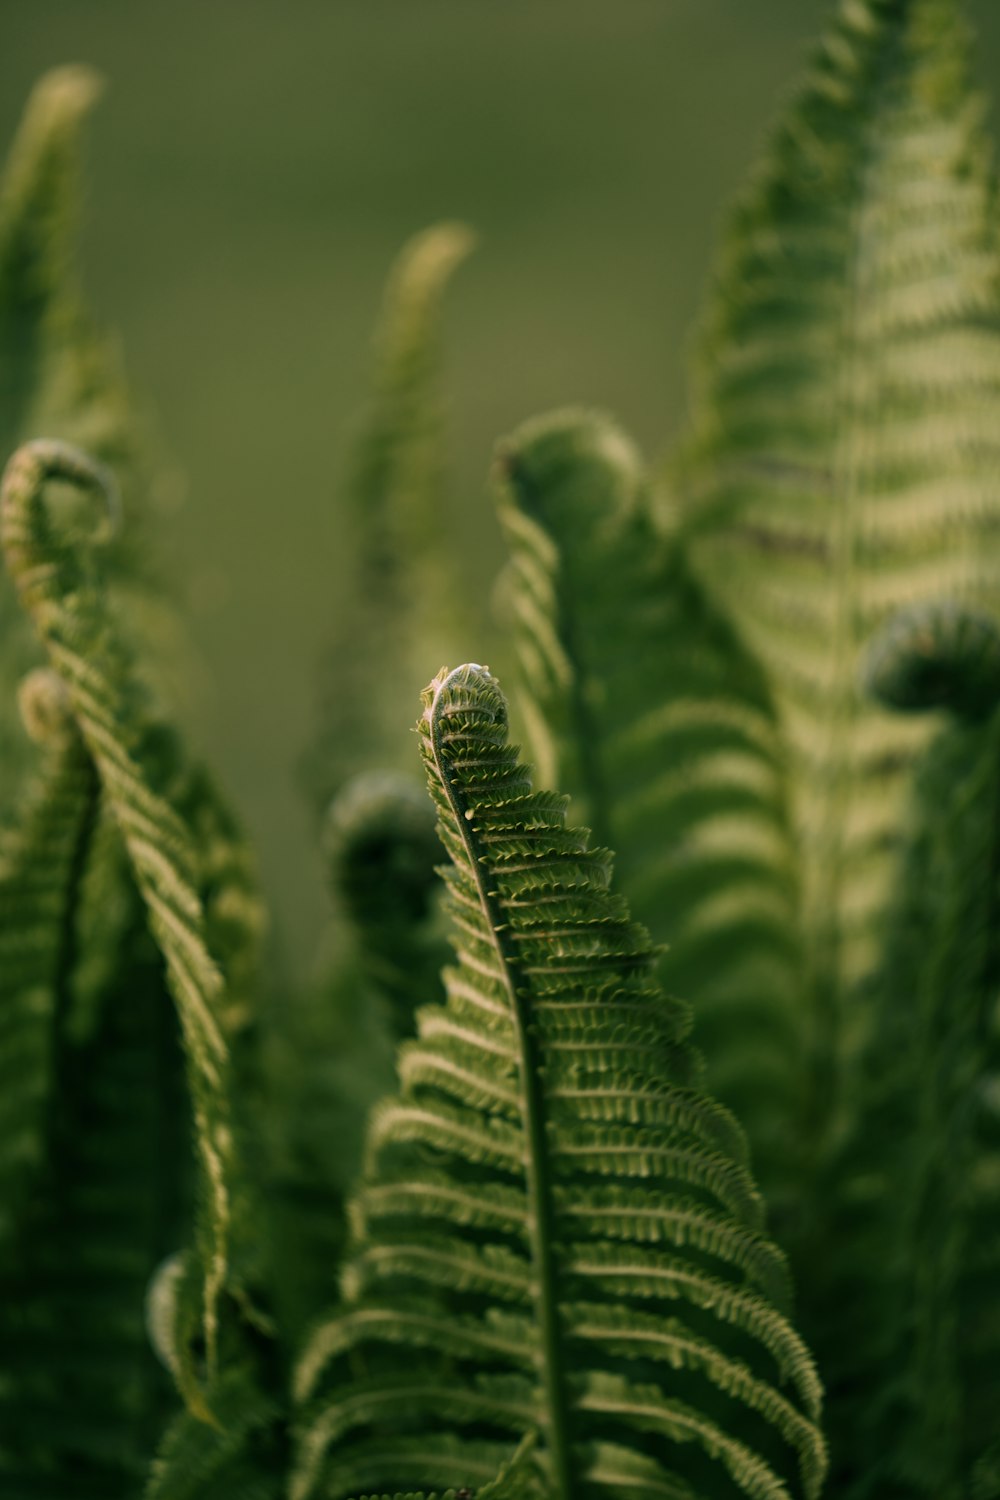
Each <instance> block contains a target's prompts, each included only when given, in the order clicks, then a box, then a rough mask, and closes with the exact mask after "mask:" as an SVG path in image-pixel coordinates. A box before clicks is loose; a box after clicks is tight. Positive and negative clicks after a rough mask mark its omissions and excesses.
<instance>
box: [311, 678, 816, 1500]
mask: <svg viewBox="0 0 1000 1500" xmlns="http://www.w3.org/2000/svg"><path fill="white" fill-rule="evenodd" d="M420 730H421V739H422V748H423V754H424V758H425V762H426V765H427V771H428V778H429V781H430V786H431V791H432V795H433V797H434V801H435V804H436V806H437V809H438V814H439V820H440V821H439V831H440V833H441V836H442V839H443V841H444V843H445V846H446V848H447V850H448V853H449V855H450V856H451V860H452V867H451V868H450V870H449V871H448V876H447V880H448V887H449V907H450V916H451V921H452V927H453V933H454V939H455V945H456V950H457V955H458V961H457V965H456V967H455V969H454V970H452V971H450V972H449V973H448V975H447V976H446V979H447V990H448V1000H447V1005H446V1006H445V1007H444V1008H441V1007H432V1008H431V1009H429V1010H428V1011H426V1012H424V1013H423V1014H422V1015H421V1017H420V1025H419V1032H418V1037H417V1039H416V1040H415V1041H414V1042H412V1043H410V1044H409V1045H408V1046H407V1047H404V1049H403V1050H402V1053H401V1056H400V1076H401V1085H402V1087H401V1093H400V1095H399V1097H398V1098H396V1099H390V1100H387V1101H385V1103H384V1104H383V1105H382V1106H380V1107H379V1108H378V1110H377V1111H376V1113H375V1115H374V1116H373V1120H372V1124H371V1129H370V1134H369V1142H368V1151H369V1162H368V1169H367V1173H366V1179H365V1184H364V1186H363V1187H362V1190H361V1192H360V1193H359V1195H358V1197H357V1199H356V1200H355V1204H354V1209H353V1215H354V1242H353V1249H352V1252H351V1255H350V1258H349V1260H348V1262H347V1266H346V1270H345V1276H344V1292H345V1304H344V1307H343V1310H342V1312H341V1313H340V1314H339V1315H338V1316H336V1317H335V1318H333V1319H332V1320H330V1321H329V1322H327V1323H326V1324H324V1325H322V1326H321V1327H320V1328H319V1329H318V1330H317V1332H316V1333H315V1335H314V1337H313V1339H312V1340H311V1342H310V1344H309V1346H308V1348H307V1350H306V1352H305V1354H304V1356H303V1359H302V1361H301V1363H300V1366H299V1370H298V1375H297V1394H298V1398H299V1400H300V1401H301V1402H303V1403H305V1404H306V1413H305V1414H304V1416H303V1436H302V1441H301V1449H300V1454H299V1459H298V1464H297V1469H296V1473H295V1478H294V1481H293V1494H294V1495H295V1496H297V1497H302V1496H305V1495H306V1494H312V1493H322V1494H323V1495H325V1496H328V1497H330V1500H333V1497H335V1496H347V1495H350V1494H353V1493H357V1492H358V1491H363V1490H365V1489H371V1488H375V1489H379V1488H385V1489H392V1488H394V1487H397V1486H401V1485H402V1486H405V1485H415V1486H421V1487H423V1488H427V1489H429V1488H433V1487H434V1486H435V1485H436V1486H439V1487H440V1486H442V1485H454V1486H456V1487H461V1486H467V1487H472V1488H475V1487H478V1486H479V1485H481V1484H483V1483H485V1482H486V1481H488V1480H489V1479H490V1478H491V1477H492V1476H493V1474H495V1472H496V1470H497V1467H498V1464H499V1463H500V1462H502V1461H503V1460H504V1458H505V1457H506V1456H508V1455H509V1453H510V1450H511V1448H512V1446H513V1445H514V1444H515V1443H516V1441H517V1440H518V1438H520V1437H523V1436H524V1435H525V1434H526V1433H529V1432H533V1431H537V1432H538V1433H539V1434H540V1439H541V1445H542V1446H541V1451H542V1453H543V1456H544V1460H545V1464H546V1469H547V1491H548V1493H549V1494H551V1495H553V1496H556V1497H560V1500H568V1497H569V1496H570V1495H573V1496H574V1497H583V1496H587V1495H600V1494H608V1493H615V1492H620V1491H621V1489H622V1487H623V1486H627V1485H628V1484H629V1483H631V1484H632V1485H634V1486H638V1487H639V1488H640V1490H641V1489H643V1488H645V1489H646V1490H647V1492H649V1493H657V1492H659V1493H664V1494H666V1493H670V1488H671V1486H673V1488H674V1492H675V1493H679V1494H683V1493H684V1488H685V1484H688V1485H689V1486H690V1488H691V1489H692V1490H693V1491H697V1492H700V1493H720V1494H721V1493H725V1494H730V1493H732V1494H742V1495H749V1496H754V1497H760V1500H764V1497H773V1500H778V1497H786V1496H788V1495H790V1494H793V1493H794V1494H804V1495H815V1494H817V1493H818V1490H819V1485H820V1483H821V1480H822V1475H823V1471H824V1467H825V1458H824V1451H823V1442H822V1438H821V1437H820V1435H819V1432H818V1430H817V1428H816V1426H815V1418H816V1414H817V1408H818V1402H819V1389H818V1384H817V1380H816V1376H815V1372H814V1369H813V1366H812V1362H811V1360H810V1358H809V1356H808V1354H807V1353H806V1351H805V1349H804V1347H803V1345H802V1344H801V1342H800V1340H799V1339H798V1337H797V1335H796V1334H795V1333H794V1331H793V1329H792V1327H791V1325H790V1323H789V1322H788V1321H787V1319H786V1318H785V1317H784V1316H783V1315H782V1313H781V1312H780V1311H779V1307H780V1306H781V1305H782V1304H783V1303H784V1302H785V1301H786V1300H787V1297H788V1287H787V1278H786V1272H785V1267H784V1263H783V1260H782V1257H781V1255H780V1253H779V1252H778V1251H777V1250H776V1249H775V1247H774V1245H773V1244H772V1243H771V1241H770V1240H768V1239H767V1238H766V1236H765V1235H764V1234H763V1233H762V1231H761V1228H760V1224H761V1216H762V1208H761V1204H760V1200H759V1197H758V1195H757V1193H756V1190H755V1188H754V1185H753V1182H752V1180H751V1178H750V1176H749V1173H748V1172H747V1169H746V1167H745V1165H744V1164H743V1160H742V1157H743V1152H744V1145H743V1141H742V1137H741V1132H740V1130H739V1127H738V1126H737V1125H736V1124H735V1122H734V1120H733V1119H732V1117H731V1116H730V1115H729V1114H728V1113H727V1112H726V1111H725V1110H724V1109H723V1108H722V1107H720V1106H719V1105H716V1104H715V1103H714V1102H712V1101H711V1100H710V1099H709V1098H707V1097H706V1096H705V1095H704V1094H703V1093H702V1092H701V1090H700V1088H699V1086H698V1062H697V1057H696V1054H695V1053H694V1052H693V1050H692V1048H691V1046H690V1044H689V1041H688V1036H687V1034H688V1030H689V1025H690V1018H689V1015H688V1011H687V1008H686V1006H684V1005H683V1004H681V1003H680V1002H673V1001H668V1000H667V999H666V998H665V997H664V996H663V995H662V994H661V992H660V991H659V990H658V989H657V988H656V987H655V985H654V984H653V982H652V979H651V970H652V966H653V963H654V954H653V952H652V950H651V949H650V947H649V945H648V941H647V939H646V935H645V934H644V933H643V931H642V929H640V928H637V927H635V926H633V924H632V923H631V921H630V919H629V916H628V911H627V908H626V906H625V903H624V902H623V901H622V900H621V898H619V897H617V896H614V895H613V894H612V893H611V892H610V891H609V889H608V882H609V875H610V856H609V855H608V854H607V853H606V852H603V851H601V850H593V849H591V848H589V846H588V843H587V839H586V836H585V835H583V834H581V833H579V832H576V831H572V830H569V829H567V828H566V827H565V826H564V813H563V808H562V805H561V804H560V802H559V800H558V799H555V798H553V796H552V795H551V794H547V793H541V794H535V793H533V792H532V790H531V786H530V782H529V779H528V775H527V773H526V771H525V769H524V768H523V767H522V766H520V765H519V764H518V761H517V753H516V751H515V750H514V749H512V748H510V747H509V746H508V745H507V741H506V706H505V704H504V700H503V698H502V696H501V694H500V692H499V690H498V688H497V686H496V683H495V682H494V681H493V679H492V678H491V677H490V676H489V674H488V673H487V672H486V671H485V670H484V669H483V668H479V667H462V668H459V669H458V670H457V671H455V672H452V673H449V674H442V676H441V677H439V678H438V679H436V681H435V682H434V683H433V684H432V686H431V688H430V689H429V691H428V694H427V697H426V712H425V715H424V718H423V720H422V722H421V725H420ZM765 1326H766V1327H769V1328H770V1330H771V1332H770V1335H769V1336H768V1337H767V1338H765V1337H763V1336H762V1334H761V1332H759V1331H758V1330H762V1329H763V1328H764V1327H765Z"/></svg>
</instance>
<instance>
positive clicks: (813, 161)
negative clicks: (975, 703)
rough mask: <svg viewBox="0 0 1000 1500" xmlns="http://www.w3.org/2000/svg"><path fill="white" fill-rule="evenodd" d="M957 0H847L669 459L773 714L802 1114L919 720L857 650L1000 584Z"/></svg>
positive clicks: (987, 288)
mask: <svg viewBox="0 0 1000 1500" xmlns="http://www.w3.org/2000/svg"><path fill="white" fill-rule="evenodd" d="M960 9H961V7H960V6H959V4H957V3H956V0H842V3H841V4H840V6H839V8H838V11H837V15H836V19H835V20H834V22H833V24H832V26H831V28H830V30H829V32H828V34H827V36H826V37H825V38H824V40H823V42H822V44H821V45H820V47H819V49H818V51H817V53H816V55H815V57H814V58H813V60H812V63H811V66H810V68H809V71H808V74H807V77H806V80H805V83H804V86H803V87H802V89H801V90H800V92H799V94H798V96H797V98H796V99H795V100H794V102H793V103H792V105H791V106H790V107H789V108H788V110H787V111H786V112H785V114H784V116H783V118H782V119H781V121H780V123H779V125H778V127H777V129H776V130H775V131H774V133H773V136H772V139H771V141H770V144H769V147H768V149H767V152H766V154H765V157H764V160H763V162H762V164H761V166H760V168H759V170H758V171H757V172H756V174H755V176H754V179H753V181H752V184H751V186H750V188H749V190H748V192H747V193H746V194H745V196H744V199H743V201H742V203H741V204H740V206H739V208H738V209H737V212H736V214H735V216H734V219H733V222H732V225H731V229H730V233H729V237H728V240H727V242H726V246H725V250H724V253H723V257H722V262H721V266H720V270H719V273H718V276H717V280H716V286H715V290H714V294H713V303H712V311H711V313H710V316H709V321H708V326H707V329H706V332H705V336H704V339H703V343H702V348H701V356H700V362H699V366H698V382H697V390H696V395H695V401H694V407H695V417H694V427H693V432H692V436H691V440H690V443H689V445H688V447H687V450H686V453H685V456H684V462H683V464H682V466H681V470H680V475H679V490H680V493H681V496H682V498H683V500H684V502H685V505H686V521H687V526H688V529H689V531H690V534H691V540H692V545H693V549H694V558H695V561H696V563H697V566H698V568H699V570H700V571H702V573H703V574H704V576H705V577H706V578H708V579H709V580H710V581H711V582H717V583H719V584H720V585H721V586H722V587H723V588H724V590H725V597H726V599H727V601H729V602H730V604H731V605H732V607H733V609H734V612H735V615H736V619H737V623H738V624H739V625H740V626H741V627H743V628H745V632H746V636H747V639H748V641H749V643H750V644H751V646H752V647H754V648H755V649H757V650H759V652H760V654H761V656H762V658H763V660H764V661H765V662H766V664H767V666H768V667H769V669H770V670H771V671H772V673H773V678H774V682H775V686H776V688H777V691H778V696H779V700H780V705H781V708H782V710H783V713H784V716H785V718H786V720H787V725H788V729H789V732H790V739H791V744H792V748H793V752H794V793H795V795H794V810H795V817H796V822H797V826H798V828H799V831H800V833H801V839H802V848H803V861H804V882H805V890H804V894H805V924H806V935H807V949H808V951H809V953H810V955H811V957H812V962H813V966H814V993H815V997H816V1036H815V1055H816V1059H817V1065H816V1070H815V1072H816V1076H815V1079H814V1091H815V1093H816V1096H817V1099H818V1100H819V1103H820V1108H821V1112H822V1113H827V1112H828V1111H829V1109H830V1108H831V1107H832V1108H833V1109H834V1111H835V1112H836V1110H837V1107H838V1104H839V1105H841V1106H843V1105H844V1104H845V1094H846V1091H847V1085H846V1084H845V1082H844V1079H843V1076H842V1066H841V1065H842V1064H844V1061H845V1058H846V1059H847V1061H848V1062H849V1061H850V1059H851V1057H853V1056H854V1055H855V1053H856V1051H857V1048H858V1046H859V1045H860V1041H861V1037H862V1035H863V1030H864V1015H863V1009H862V1007H860V1006H859V1005H854V1004H852V1003H851V1001H850V995H851V993H852V986H853V984H854V981H855V980H857V979H858V978H859V976H861V975H864V974H865V973H867V972H869V971H870V970H871V968H872V966H873V964H874V962H875V959H876V956H877V945H878V937H879V931H880V923H881V920H882V918H883V916H884V912H885V908H886V903H887V900H888V896H889V890H890V882H891V876H892V870H893V858H892V857H893V850H894V848H896V847H898V830H899V828H900V827H901V826H902V818H903V811H904V800H903V799H904V792H905V787H906V772H907V769H908V768H909V767H910V766H911V765H912V763H913V760H914V756H915V754H916V753H917V750H918V747H919V746H920V745H922V744H924V743H925V742H926V739H927V736H928V733H929V726H927V725H926V724H923V723H918V722H914V721H911V720H905V719H902V718H899V717H894V716H891V715H889V714H887V713H886V712H884V711H883V710H881V709H879V708H878V707H877V706H875V705H872V704H871V703H870V702H867V701H866V700H865V699H864V697H863V695H862V693H861V691H860V689H859V686H858V674H859V668H860V663H861V657H862V653H863V651H864V649H865V648H866V645H867V644H868V643H869V642H870V640H871V639H872V636H873V633H874V632H875V631H876V630H877V629H878V628H879V627H880V626H881V624H882V623H883V622H884V621H885V620H886V619H888V618H889V617H890V616H891V615H892V614H893V613H894V612H895V611H896V610H897V609H899V608H901V607H903V606H905V605H907V604H910V603H918V602H920V601H922V600H932V599H935V598H939V597H943V596H945V595H949V596H952V597H955V598H957V599H964V600H969V599H970V598H971V599H974V598H976V597H980V598H985V599H987V600H990V599H995V598H996V591H997V584H998V577H1000V574H998V564H1000V559H998V556H997V549H996V541H995V538H996V532H997V520H998V516H1000V486H998V482H997V473H998V464H1000V446H998V437H997V426H996V420H995V409H996V404H997V399H998V397H1000V298H998V278H1000V258H998V255H997V249H996V219H995V214H994V199H993V190H992V177H991V172H990V164H989V154H988V148H987V144H986V138H985V133H984V130H983V125H982V113H983V109H982V102H981V101H980V100H979V98H978V97H977V96H976V95H975V94H974V93H973V92H972V91H971V88H970V85H969V80H968V43H967V37H966V33H965V30H964V27H963V25H962V23H961V20H960Z"/></svg>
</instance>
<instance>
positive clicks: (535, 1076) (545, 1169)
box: [429, 667, 573, 1500]
mask: <svg viewBox="0 0 1000 1500" xmlns="http://www.w3.org/2000/svg"><path fill="white" fill-rule="evenodd" d="M467 670H468V668H466V667H459V668H457V669H456V670H455V671H454V672H452V673H450V674H449V675H448V676H447V677H445V678H444V679H443V681H442V682H440V683H439V684H438V687H437V691H436V693H435V696H434V700H433V702H432V704H431V706H430V710H429V720H430V731H431V735H430V738H431V745H432V747H433V754H434V766H435V770H436V771H437V774H438V776H439V778H440V782H441V786H442V787H443V789H444V792H445V795H446V796H447V798H448V801H449V803H450V805H451V809H452V812H453V813H454V816H455V823H456V826H457V827H458V829H459V830H460V836H461V838H462V842H463V843H464V845H465V851H466V854H467V856H468V860H469V868H470V870H471V871H472V874H473V878H474V880H475V883H476V890H477V892H478V895H479V900H480V903H481V906H482V910H483V915H484V916H485V918H486V921H487V924H488V926H489V929H490V932H491V933H492V937H493V947H494V951H495V953H496V956H497V960H498V962H499V964H500V970H501V973H502V974H503V983H504V987H505V988H506V991H507V996H508V999H509V1001H510V1008H511V1013H512V1015H513V1017H514V1024H515V1026H516V1028H517V1034H518V1038H519V1041H520V1046H521V1055H520V1066H521V1087H522V1098H523V1106H524V1126H525V1132H524V1133H525V1176H526V1179H527V1189H528V1238H529V1242H530V1245H531V1253H532V1260H533V1263H534V1267H535V1275H536V1287H535V1295H536V1307H537V1310H538V1321H539V1328H540V1334H541V1340H540V1358H541V1377H542V1388H543V1391H544V1397H545V1403H546V1406H547V1408H548V1413H547V1421H546V1424H545V1425H546V1433H547V1438H548V1448H549V1453H550V1461H551V1467H552V1480H553V1489H552V1496H553V1500H571V1497H572V1494H573V1490H572V1476H571V1472H570V1448H569V1434H568V1431H567V1424H566V1415H567V1402H566V1395H565V1380H564V1371H563V1368H562V1361H561V1359H560V1338H559V1311H558V1299H557V1296H556V1266H555V1255H554V1245H555V1224H554V1222H553V1215H552V1209H551V1204H552V1192H551V1186H550V1167H549V1153H548V1139H547V1133H546V1128H545V1088H544V1081H543V1074H542V1068H541V1060H540V1057H539V1052H538V1048H537V1046H536V1039H535V1032H534V1027H533V1025H532V1022H531V1018H530V1015H529V1013H528V1007H527V1004H526V1002H525V997H524V995H523V994H522V993H521V992H520V991H519V989H518V985H517V974H518V969H519V963H518V960H517V958H516V957H515V956H514V954H513V952H512V951H511V950H510V948H509V946H508V944H507V942H506V941H505V939H504V932H505V931H506V926H507V924H506V923H505V921H504V917H503V912H502V910H501V909H500V906H499V904H498V902H497V900H496V898H495V895H494V893H493V892H492V891H491V890H490V888H489V883H488V873H489V863H488V860H487V857H486V855H485V854H484V853H483V852H482V850H481V848H480V846H479V841H478V839H477V838H476V834H475V827H474V819H473V817H472V809H471V808H469V807H467V805H466V800H465V798H464V797H463V795H462V791H461V788H460V787H459V786H458V785H457V784H456V782H455V779H454V777H453V776H452V775H451V774H450V770H449V765H448V756H447V752H446V749H445V745H444V733H445V724H444V717H443V715H442V714H441V713H440V712H439V705H440V704H441V702H442V699H443V698H444V699H445V700H446V699H447V690H448V688H449V686H450V684H451V682H452V680H453V678H455V677H457V676H458V675H459V674H460V673H465V672H467Z"/></svg>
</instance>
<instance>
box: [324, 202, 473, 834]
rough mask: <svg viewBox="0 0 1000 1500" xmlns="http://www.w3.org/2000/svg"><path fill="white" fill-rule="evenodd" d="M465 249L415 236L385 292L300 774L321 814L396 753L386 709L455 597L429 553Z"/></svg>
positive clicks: (442, 552)
mask: <svg viewBox="0 0 1000 1500" xmlns="http://www.w3.org/2000/svg"><path fill="white" fill-rule="evenodd" d="M473 243H474V241H473V236H472V233H471V231H470V230H469V229H467V228H466V227H465V225H463V224H438V225H435V226H433V227H432V228H430V229H427V230H425V231H423V233H421V234H418V235H415V236H414V238H413V239H412V240H410V241H409V243H408V244H407V245H405V246H404V248H403V250H402V251H401V253H400V255H399V258H398V260H397V262H396V264H395V266H394V267H393V269H392V272H391V275H390V278H389V283H388V286H387V288H386V292H385V299H384V303H383V307H382V312H381V317H380V322H379V328H378V332H377V336H376V346H375V368H374V372H373V378H372V393H371V398H370V404H369V409H368V412H367V413H366V416H365V419H364V422H363V424H362V426H361V429H360V431H359V433H358V436H357V439H356V447H355V452H354V460H353V466H352V471H351V474H350V476H349V479H348V483H347V499H348V501H349V505H348V507H347V517H348V524H349V525H350V527H351V529H352V532H353V536H352V538H351V540H350V541H349V550H350V552H351V554H352V556H354V558H355V563H354V566H353V568H352V577H351V580H350V584H349V586H348V588H347V590H346V591H345V593H344V604H343V608H344V613H343V614H342V616H341V621H342V623H341V625H340V632H341V635H340V638H338V639H336V640H335V642H334V649H333V650H332V651H331V652H330V661H329V667H328V669H327V672H328V677H329V683H330V686H329V689H328V691H327V694H326V698H325V702H324V704H323V709H322V716H321V728H320V734H319V739H318V744H317V747H316V750H315V751H314V752H313V754H312V756H311V757H310V759H309V764H308V765H307V768H306V769H307V776H308V779H309V782H310V784H311V786H312V788H313V791H314V793H315V795H316V800H317V805H318V807H319V808H321V809H325V807H326V805H327V803H328V802H329V799H330V798H331V796H333V795H334V794H335V793H336V792H338V791H339V790H340V788H341V786H342V784H343V782H344V780H345V779H346V777H348V776H350V775H353V774H355V773H356V772H358V771H361V770H363V769H365V768H371V767H372V766H375V765H379V764H380V763H383V761H384V758H385V757H386V756H387V755H388V756H389V757H390V758H391V757H392V755H393V747H394V746H396V745H400V744H402V743H404V740H403V732H404V731H405V729H406V727H407V724H408V720H407V718H406V716H405V715H404V716H402V717H400V710H399V707H398V705H399V703H400V702H403V703H405V702H406V701H407V700H408V697H409V692H410V684H411V683H412V681H413V675H412V673H411V672H410V671H409V670H408V668H409V667H410V666H411V665H412V663H413V662H414V660H415V658H416V652H417V650H418V649H420V652H421V660H426V657H427V655H430V657H431V660H434V659H435V656H436V655H437V652H438V651H439V650H440V649H441V640H440V638H441V636H445V637H447V636H449V635H450V634H451V632H452V629H453V625H454V616H455V611H456V602H455V601H456V598H458V597H460V596H459V594H458V591H457V590H456V588H455V586H454V580H453V579H452V578H451V577H450V575H449V573H448V571H447V569H448V563H447V550H446V549H443V548H441V547H439V546H438V545H437V538H438V537H439V536H440V534H441V532H442V530H443V529H445V528H446V526H447V516H446V514H445V509H444V494H445V491H446V482H445V481H446V471H447V464H446V461H445V453H446V445H445V437H444V416H443V410H442V401H441V398H440V395H439V391H438V384H439V370H438V367H439V364H440V349H439V345H440V329H439V324H440V318H441V304H442V299H443V294H444V292H445V289H446V287H447V284H448V281H449V279H450V278H451V276H452V274H453V273H454V271H455V270H456V269H457V267H458V266H459V265H460V264H461V263H462V261H463V260H464V259H465V258H466V256H467V255H468V254H469V252H470V250H471V249H472V246H473ZM435 641H437V645H435ZM390 662H396V663H398V670H396V671H395V672H394V678H393V683H392V684H386V687H385V690H384V691H383V692H381V693H379V694H378V695H373V694H372V692H371V690H370V672H371V668H372V664H373V663H377V664H378V670H379V673H380V674H384V673H385V671H386V669H387V665H388V664H389V663H390ZM420 675H422V673H421V674H420ZM417 680H418V681H419V680H420V676H418V678H417ZM393 686H395V689H396V691H395V692H393ZM347 747H349V749H348V748H347Z"/></svg>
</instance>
